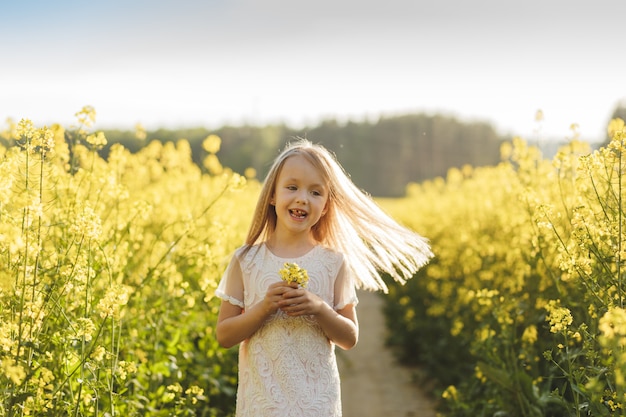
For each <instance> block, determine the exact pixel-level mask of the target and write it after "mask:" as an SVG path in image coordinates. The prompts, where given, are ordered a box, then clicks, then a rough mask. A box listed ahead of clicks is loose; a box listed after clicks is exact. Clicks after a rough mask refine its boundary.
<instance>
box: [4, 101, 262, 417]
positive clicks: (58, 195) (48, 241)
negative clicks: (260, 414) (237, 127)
mask: <svg viewBox="0 0 626 417" xmlns="http://www.w3.org/2000/svg"><path fill="white" fill-rule="evenodd" d="M94 120H95V112H94V110H93V109H92V108H90V107H85V108H84V109H83V110H81V111H80V112H79V113H77V123H76V126H73V127H71V128H69V129H67V130H66V129H64V128H62V127H60V126H51V127H49V128H48V127H43V128H38V127H35V126H34V125H33V123H32V122H30V121H29V120H22V121H20V122H19V123H17V124H14V125H13V126H10V128H9V131H7V132H4V133H3V137H4V141H5V143H6V144H7V145H6V146H0V179H1V180H0V416H3V417H4V416H25V415H33V416H61V415H63V416H87V415H89V416H95V415H98V416H137V415H141V416H225V415H229V413H231V412H232V410H233V406H234V401H233V396H234V390H235V387H236V351H235V352H233V351H230V350H229V351H227V350H224V349H221V348H219V347H218V345H217V342H216V341H215V338H214V336H213V329H214V326H215V320H216V315H217V308H218V304H217V302H216V300H215V299H214V298H213V297H212V295H213V291H214V289H215V288H216V286H217V281H218V280H219V277H220V276H221V273H222V271H223V270H224V265H225V264H224V263H225V262H226V261H227V260H228V259H227V258H228V256H230V254H231V252H232V251H233V250H234V249H235V246H237V245H239V244H241V242H243V238H244V234H245V233H246V231H247V224H245V223H246V222H247V221H249V219H250V215H251V212H252V210H253V206H254V202H255V200H256V193H257V192H258V188H259V187H258V184H257V183H256V181H248V182H247V181H246V179H245V178H242V177H240V176H239V175H237V174H235V173H233V172H230V171H229V170H228V169H225V168H223V167H221V166H220V164H219V160H218V159H217V157H216V156H215V153H216V152H217V151H218V150H219V145H220V141H219V138H217V137H215V136H209V137H208V138H207V139H206V140H205V142H204V149H205V151H206V155H205V156H206V159H205V161H206V164H205V165H206V166H205V167H203V168H199V167H198V166H197V165H195V164H194V163H192V160H191V154H190V148H189V146H188V144H187V143H186V142H185V141H184V140H181V141H179V142H178V143H176V144H172V143H167V144H161V143H158V142H153V143H149V144H146V146H145V147H143V149H142V150H141V151H140V152H138V153H136V154H131V153H129V152H128V151H127V150H125V149H124V148H122V147H121V146H113V147H112V149H111V153H110V156H109V158H108V159H107V160H106V161H105V160H103V159H101V158H100V157H99V156H98V154H97V150H98V149H99V148H100V147H102V146H103V145H104V144H106V138H105V137H104V135H103V134H102V133H91V132H90V131H89V129H90V127H91V126H92V124H93V121H94Z"/></svg>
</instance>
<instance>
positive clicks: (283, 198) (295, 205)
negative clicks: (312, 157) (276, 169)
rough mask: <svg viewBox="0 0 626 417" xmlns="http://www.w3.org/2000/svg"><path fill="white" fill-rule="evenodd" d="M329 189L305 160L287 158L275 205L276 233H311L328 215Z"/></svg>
mask: <svg viewBox="0 0 626 417" xmlns="http://www.w3.org/2000/svg"><path fill="white" fill-rule="evenodd" d="M328 193H329V190H328V185H327V184H326V182H325V181H324V178H323V177H322V176H321V175H320V173H319V171H318V170H317V169H316V168H315V167H314V166H313V165H312V164H311V163H310V162H309V161H308V160H307V159H306V158H305V157H303V156H301V155H294V156H291V157H289V158H287V159H286V160H285V162H284V164H283V167H282V169H281V170H280V173H279V175H278V178H277V180H276V188H275V190H274V196H273V198H272V204H273V205H274V206H275V207H276V217H277V221H276V229H277V231H278V230H279V229H280V230H281V231H285V232H289V233H292V234H298V233H309V232H310V230H311V228H312V227H313V226H314V225H315V224H316V223H317V222H318V221H319V219H320V218H321V217H322V216H323V215H324V214H325V213H326V204H327V203H328Z"/></svg>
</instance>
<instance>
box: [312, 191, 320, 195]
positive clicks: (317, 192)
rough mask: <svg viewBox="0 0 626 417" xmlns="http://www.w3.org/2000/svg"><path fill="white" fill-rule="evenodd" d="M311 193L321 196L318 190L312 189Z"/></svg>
mask: <svg viewBox="0 0 626 417" xmlns="http://www.w3.org/2000/svg"><path fill="white" fill-rule="evenodd" d="M311 194H313V195H315V196H321V195H322V193H320V192H319V191H312V192H311Z"/></svg>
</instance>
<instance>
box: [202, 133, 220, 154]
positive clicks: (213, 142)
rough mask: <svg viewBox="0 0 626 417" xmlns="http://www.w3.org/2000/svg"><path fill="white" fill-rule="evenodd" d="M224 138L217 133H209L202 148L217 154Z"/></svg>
mask: <svg viewBox="0 0 626 417" xmlns="http://www.w3.org/2000/svg"><path fill="white" fill-rule="evenodd" d="M221 144H222V139H220V137H219V136H217V135H209V136H207V137H206V139H204V141H203V142H202V149H204V150H205V151H207V152H208V153H210V154H216V153H218V152H219V150H220V146H221Z"/></svg>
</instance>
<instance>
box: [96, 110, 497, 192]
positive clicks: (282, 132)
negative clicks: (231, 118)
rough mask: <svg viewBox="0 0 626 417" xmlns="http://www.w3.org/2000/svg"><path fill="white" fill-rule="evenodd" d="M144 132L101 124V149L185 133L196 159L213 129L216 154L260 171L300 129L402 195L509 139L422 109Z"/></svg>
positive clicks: (361, 181) (490, 156)
mask: <svg viewBox="0 0 626 417" xmlns="http://www.w3.org/2000/svg"><path fill="white" fill-rule="evenodd" d="M146 133H147V137H146V139H145V140H144V141H138V140H137V139H136V138H135V132H132V131H114V130H111V131H105V134H106V137H107V139H108V141H109V144H108V145H107V148H105V149H104V150H103V156H105V157H106V154H107V152H108V148H109V147H110V146H111V144H113V143H121V144H123V145H124V146H125V147H126V148H128V149H129V150H130V151H137V150H139V149H140V148H141V147H142V146H144V145H145V144H147V143H149V142H150V141H152V140H159V141H162V142H176V141H178V140H180V139H186V140H187V141H188V142H189V143H190V145H191V148H192V152H193V158H194V161H195V162H196V163H198V164H201V161H202V159H203V157H204V152H203V150H202V141H203V140H204V139H205V138H206V137H207V136H208V135H210V134H216V135H218V136H219V137H220V138H221V139H222V147H221V149H220V151H219V153H218V156H219V159H220V161H221V162H222V164H223V165H224V166H227V167H229V168H231V169H233V170H234V171H236V172H239V173H243V172H244V171H245V170H246V169H247V168H249V167H251V168H254V169H255V170H256V171H257V176H258V177H259V179H263V178H264V176H265V174H266V173H267V171H268V169H269V165H270V164H271V162H272V161H273V159H274V157H275V156H276V155H277V154H278V153H279V151H280V150H281V149H282V148H283V147H284V146H285V144H286V143H287V142H289V141H290V140H293V139H294V138H297V137H303V138H307V139H309V140H310V141H311V142H315V143H320V144H322V145H324V146H325V147H327V148H328V149H329V150H331V151H332V152H334V153H335V154H336V156H337V159H338V160H339V162H340V163H341V164H342V165H343V166H344V168H345V170H346V171H347V172H348V174H349V175H350V176H351V177H352V180H353V181H354V183H355V184H356V185H357V186H359V187H360V188H362V189H363V190H365V191H366V192H368V193H370V194H372V195H373V196H377V197H397V196H402V195H404V192H405V187H406V185H407V184H408V183H410V182H421V181H423V180H426V179H432V178H435V177H437V176H445V175H446V173H447V171H448V169H450V168H452V167H457V168H460V167H462V166H463V165H467V164H469V165H472V166H486V165H495V164H497V163H498V162H499V161H500V144H501V143H502V141H503V140H507V139H509V138H503V137H500V136H498V134H497V133H496V131H495V130H494V128H493V127H492V126H491V125H490V124H488V123H485V122H469V123H466V122H461V121H459V120H457V119H456V118H453V117H448V116H443V115H426V114H412V115H402V116H395V117H381V118H380V119H379V120H377V121H376V122H370V121H363V122H355V121H348V122H345V123H340V122H338V121H336V120H333V119H330V120H325V121H323V122H321V123H320V124H319V125H317V126H314V127H310V128H303V129H293V128H290V127H288V126H286V125H268V126H249V125H247V126H246V125H244V126H224V127H221V128H219V129H214V130H210V129H206V128H193V129H180V130H166V129H159V130H155V131H150V132H146Z"/></svg>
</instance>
